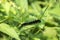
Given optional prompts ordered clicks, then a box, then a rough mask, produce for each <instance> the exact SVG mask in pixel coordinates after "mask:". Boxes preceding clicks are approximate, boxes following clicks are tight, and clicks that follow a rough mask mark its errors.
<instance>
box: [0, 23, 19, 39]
mask: <svg viewBox="0 0 60 40" xmlns="http://www.w3.org/2000/svg"><path fill="white" fill-rule="evenodd" d="M0 31H1V32H3V33H5V34H7V35H9V36H11V37H12V38H15V39H17V40H20V39H19V36H18V34H17V33H16V31H15V30H14V29H13V28H12V27H10V26H9V25H8V24H5V23H1V24H0Z"/></svg>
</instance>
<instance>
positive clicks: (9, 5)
mask: <svg viewBox="0 0 60 40" xmlns="http://www.w3.org/2000/svg"><path fill="white" fill-rule="evenodd" d="M2 6H3V8H4V10H5V11H6V14H7V15H9V10H10V7H11V4H10V3H8V2H5V3H3V4H2ZM7 6H8V7H7Z"/></svg>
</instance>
